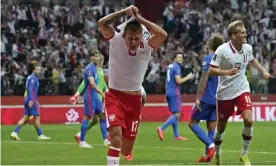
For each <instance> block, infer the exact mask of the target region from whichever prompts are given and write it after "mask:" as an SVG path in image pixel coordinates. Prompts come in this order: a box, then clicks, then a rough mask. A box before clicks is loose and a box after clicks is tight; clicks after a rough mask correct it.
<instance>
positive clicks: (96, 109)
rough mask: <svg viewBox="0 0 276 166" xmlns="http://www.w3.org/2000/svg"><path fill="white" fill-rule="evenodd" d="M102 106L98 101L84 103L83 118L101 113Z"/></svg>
mask: <svg viewBox="0 0 276 166" xmlns="http://www.w3.org/2000/svg"><path fill="white" fill-rule="evenodd" d="M102 108H103V104H102V102H101V101H100V99H94V100H92V101H84V116H93V115H94V114H98V113H101V112H102Z"/></svg>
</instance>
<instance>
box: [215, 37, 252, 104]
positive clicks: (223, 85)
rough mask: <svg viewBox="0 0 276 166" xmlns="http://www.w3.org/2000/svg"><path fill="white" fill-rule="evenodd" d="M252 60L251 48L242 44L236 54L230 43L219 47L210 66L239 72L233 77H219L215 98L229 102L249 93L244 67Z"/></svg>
mask: <svg viewBox="0 0 276 166" xmlns="http://www.w3.org/2000/svg"><path fill="white" fill-rule="evenodd" d="M253 59H254V56H253V51H252V46H251V45H249V44H243V45H242V49H241V51H240V52H238V51H237V50H236V49H235V48H234V47H233V45H232V43H231V41H229V42H227V43H224V44H222V45H221V46H219V47H218V48H217V50H216V52H215V55H214V56H213V59H212V61H211V64H210V66H211V67H218V68H220V69H222V70H230V69H232V68H238V69H239V72H238V73H237V74H235V75H233V76H229V75H226V76H219V80H218V88H217V94H216V98H217V99H218V100H231V99H234V98H236V97H238V96H240V95H241V94H243V93H245V92H250V87H249V83H248V81H247V77H246V75H245V72H246V66H247V64H248V63H249V62H251V61H252V60H253Z"/></svg>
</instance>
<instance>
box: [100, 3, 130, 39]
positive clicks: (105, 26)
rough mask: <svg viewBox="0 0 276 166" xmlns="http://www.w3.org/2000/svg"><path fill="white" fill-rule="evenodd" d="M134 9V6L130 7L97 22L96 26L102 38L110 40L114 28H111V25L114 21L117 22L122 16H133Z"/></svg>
mask: <svg viewBox="0 0 276 166" xmlns="http://www.w3.org/2000/svg"><path fill="white" fill-rule="evenodd" d="M134 8H135V6H133V5H131V6H129V7H127V8H125V9H122V10H120V11H117V12H114V13H111V14H109V15H107V16H105V17H103V18H101V19H100V20H99V21H98V26H99V29H100V31H101V33H102V35H103V36H104V38H106V39H111V38H112V37H113V36H114V34H115V31H114V28H113V27H112V25H111V24H112V23H114V22H115V21H116V20H118V19H119V18H121V17H122V16H124V15H133V9H134Z"/></svg>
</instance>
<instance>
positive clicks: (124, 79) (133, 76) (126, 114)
mask: <svg viewBox="0 0 276 166" xmlns="http://www.w3.org/2000/svg"><path fill="white" fill-rule="evenodd" d="M124 15H130V16H133V15H134V16H135V20H133V21H129V22H127V24H125V27H124V30H122V31H120V32H117V31H115V30H114V29H113V27H112V26H111V24H112V23H113V22H114V21H116V20H117V19H119V18H120V17H121V16H124ZM98 25H99V28H100V31H101V33H102V35H103V36H104V37H105V38H106V39H108V40H109V42H110V50H109V56H110V59H109V75H108V76H109V82H108V85H109V89H108V91H107V93H106V94H105V95H106V96H105V101H104V103H105V109H106V110H105V111H106V118H107V127H108V131H109V134H110V137H111V146H110V147H109V150H108V154H107V165H119V155H120V151H121V153H122V155H123V156H129V155H132V153H131V152H132V148H133V145H134V142H135V139H136V135H137V131H138V127H139V121H140V119H139V117H140V114H141V85H142V81H143V78H144V75H145V72H146V69H147V66H148V63H149V58H150V55H151V51H152V47H157V46H160V45H161V44H162V43H163V41H164V40H165V39H166V37H167V33H166V32H165V31H164V30H163V29H162V28H160V27H159V26H157V25H155V24H154V23H151V22H150V21H148V20H146V19H145V18H143V17H141V16H140V15H139V14H138V8H136V7H135V6H133V5H131V6H129V7H127V8H125V9H122V10H120V11H117V12H115V13H112V14H109V15H107V16H105V17H103V18H101V19H100V20H99V22H98ZM141 25H144V26H145V27H146V28H148V29H149V31H150V32H152V34H153V36H151V37H149V38H148V39H144V38H142V26H141Z"/></svg>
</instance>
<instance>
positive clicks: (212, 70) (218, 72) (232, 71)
mask: <svg viewBox="0 0 276 166" xmlns="http://www.w3.org/2000/svg"><path fill="white" fill-rule="evenodd" d="M238 72H239V69H237V68H232V69H230V70H221V69H220V68H216V67H212V66H210V68H209V75H210V76H224V75H229V76H233V75H235V74H237V73H238Z"/></svg>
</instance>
